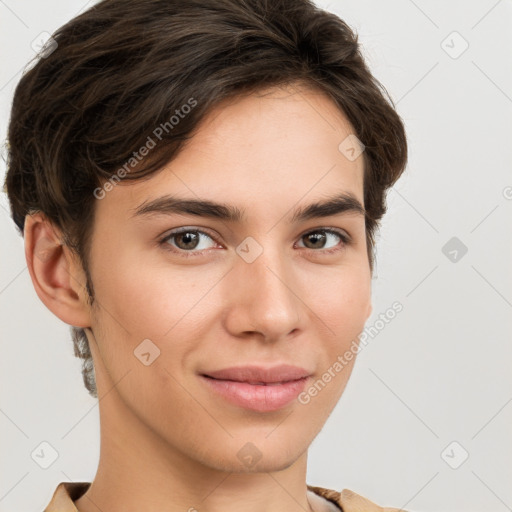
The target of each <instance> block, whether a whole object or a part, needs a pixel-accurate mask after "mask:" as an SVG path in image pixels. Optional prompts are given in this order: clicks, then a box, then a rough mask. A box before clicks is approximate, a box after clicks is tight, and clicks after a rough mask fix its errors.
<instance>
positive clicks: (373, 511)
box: [307, 485, 407, 512]
mask: <svg viewBox="0 0 512 512" xmlns="http://www.w3.org/2000/svg"><path fill="white" fill-rule="evenodd" d="M307 487H308V489H309V490H310V491H312V492H314V493H315V494H318V495H319V496H322V497H323V498H325V499H327V500H329V501H331V502H333V503H334V504H336V505H337V506H338V507H339V508H340V509H341V510H342V511H343V512H398V511H400V512H407V511H406V510H403V509H401V508H390V507H381V506H379V505H377V504H376V503H374V502H373V501H370V500H369V499H368V498H365V497H363V496H361V495H360V494H357V493H356V492H354V491H351V490H349V489H343V490H342V491H341V492H338V491H334V490H332V489H326V488H324V487H317V486H313V485H308V486H307Z"/></svg>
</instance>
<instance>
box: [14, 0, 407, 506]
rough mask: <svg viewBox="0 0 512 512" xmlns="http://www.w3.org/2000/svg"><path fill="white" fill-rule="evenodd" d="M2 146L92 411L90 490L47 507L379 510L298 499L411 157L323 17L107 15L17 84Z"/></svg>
mask: <svg viewBox="0 0 512 512" xmlns="http://www.w3.org/2000/svg"><path fill="white" fill-rule="evenodd" d="M8 139H9V160H8V172H7V176H6V188H7V192H8V196H9V200H10V205H11V210H12V217H13V219H14V221H15V223H16V225H17V226H18V228H19V230H20V232H21V233H22V234H23V236H24V239H25V254H26V259H27V264H28V268H29V271H30V276H31V279H32V282H33V284H34V287H35V290H36V292H37V294H38V296H39V297H40V299H41V300H42V301H43V303H44V304H45V305H46V306H47V307H48V308H49V309H50V310H51V311H52V312H53V313H54V314H55V315H56V316H57V317H58V318H60V319H61V320H62V321H64V322H65V323H67V324H69V325H70V326H72V327H71V329H72V334H73V342H74V347H75V354H76V355H77V356H79V357H80V358H82V359H83V378H84V383H85V386H86V388H87V390H88V391H89V393H90V394H91V395H92V396H94V397H97V398H98V399H99V408H100V426H101V448H100V461H99V466H98V470H97V473H96V476H95V478H94V480H93V482H92V483H91V482H61V483H60V484H59V485H58V487H57V489H56V490H55V492H54V494H53V497H52V500H51V502H50V504H49V505H48V507H47V508H46V511H47V512H55V511H57V510H58V511H60V512H63V511H65V512H67V511H80V512H92V511H95V512H97V511H98V510H101V511H104V512H107V511H108V512H120V511H123V512H127V511H135V510H145V511H147V512H151V511H156V510H158V511H162V510H165V511H169V512H171V511H178V510H180V511H182V510H189V511H192V510H211V511H216V510H222V511H224V512H228V511H230V510H234V509H235V508H236V509H240V508H242V509H243V510H244V511H248V512H256V511H261V510H265V511H266V512H273V511H278V510H279V511H280V512H282V511H301V510H306V511H310V510H313V511H315V512H320V511H332V510H340V509H341V510H343V511H345V512H351V511H354V512H355V511H363V510H365V511H383V510H397V509H389V508H382V507H380V506H378V505H376V504H375V503H373V502H372V501H370V500H369V499H367V498H364V497H363V496H360V495H359V494H357V493H355V492H352V491H349V490H347V489H344V490H343V491H342V492H337V491H335V490H331V489H326V488H323V487H316V486H311V485H308V484H307V483H306V463H307V451H308V447H309V446H310V445H311V443H312V441H313V439H314V438H315V437H316V435H317V434H318V433H319V432H320V430H321V429H322V427H323V425H324V423H325V422H326V420H327V418H328V417H329V415H330V413H331V412H332V410H333V409H334V407H335V405H336V403H337V402H338V400H339V399H340V397H341V395H342V393H343V391H344V389H345V386H346V384H347V381H348V379H349V377H350V374H351V371H352V368H353V365H354V362H355V354H356V353H357V340H358V336H359V334H360V333H361V332H362V330H363V328H364V324H365V321H366V319H367V318H368V317H369V315H370V313H371V307H372V306H371V278H372V272H373V265H374V244H375V241H374V240H375V239H374V235H375V233H376V230H377V229H378V225H379V221H380V219H381V218H382V216H383V214H384V213H385V211H386V204H385V194H386V191H387V190H388V189H389V187H391V186H392V185H393V184H394V183H395V182H396V180H397V179H398V178H399V177H400V175H401V174H402V172H403V170H404V168H405V165H406V160H407V143H406V136H405V131H404V126H403V123H402V121H401V119H400V117H399V116H398V114H397V113H396V111H395V109H394V107H393V103H392V101H391V100H390V99H389V96H387V93H386V91H385V89H384V87H382V86H381V85H380V84H379V82H378V81H377V80H376V79H375V78H374V77H373V76H372V75H371V73H370V71H369V69H368V67H367V65H366V63H365V61H364V59H363V57H362V55H361V52H360V48H359V44H358V42H357V36H356V35H355V34H354V33H353V32H352V31H351V29H350V28H349V27H348V26H347V25H346V24H345V23H344V22H343V21H342V20H341V19H339V18H338V17H336V16H335V15H334V14H331V13H328V12H326V11H323V10H321V9H319V8H317V7H316V6H315V5H314V4H313V3H311V2H310V1H309V0H278V1H272V2H266V1H262V0H188V1H187V2H175V1H163V0H104V1H102V2H99V3H98V4H96V5H94V6H93V7H91V8H90V9H89V10H88V11H86V12H84V13H82V14H81V15H79V16H78V17H76V18H75V19H73V20H71V21H70V22H69V23H67V24H66V25H64V26H63V27H61V28H60V29H59V30H58V31H57V32H56V33H55V34H54V35H53V38H52V39H51V40H50V41H49V42H48V44H47V46H46V48H45V49H44V51H43V53H42V55H41V58H40V59H39V60H38V62H37V63H36V65H35V66H34V67H33V68H32V69H30V71H28V72H26V73H25V74H24V76H23V77H22V79H21V80H20V83H19V84H18V86H17V88H16V91H15V96H14V100H13V105H12V112H11V119H10V125H9V132H8ZM354 347H355V349H354ZM350 353H352V354H353V357H349V354H350ZM340 354H345V356H340Z"/></svg>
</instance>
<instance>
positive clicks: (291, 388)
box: [200, 375, 309, 412]
mask: <svg viewBox="0 0 512 512" xmlns="http://www.w3.org/2000/svg"><path fill="white" fill-rule="evenodd" d="M200 377H201V379H202V380H203V381H204V382H205V383H206V384H207V385H208V386H209V387H210V389H212V390H213V391H215V392H217V393H218V394H219V395H222V396H223V397H224V398H225V399H226V400H228V401H230V402H231V403H233V404H235V405H237V406H239V407H244V408H245V409H252V410H253V411H258V412H269V411H277V410H278V409H282V408H283V407H285V406H286V405H288V404H290V403H291V402H293V400H295V399H296V398H297V395H299V393H301V391H303V390H304V387H305V386H306V382H307V380H308V379H309V377H304V378H302V379H299V380H292V381H289V382H283V383H280V384H269V385H260V384H249V383H247V382H235V381H232V380H218V379H212V378H211V377H205V376H204V375H201V376H200Z"/></svg>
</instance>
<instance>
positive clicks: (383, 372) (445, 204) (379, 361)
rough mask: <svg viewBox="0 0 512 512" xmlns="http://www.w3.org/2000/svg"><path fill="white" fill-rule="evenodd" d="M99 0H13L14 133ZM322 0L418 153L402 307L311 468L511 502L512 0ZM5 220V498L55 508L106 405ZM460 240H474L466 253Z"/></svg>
mask: <svg viewBox="0 0 512 512" xmlns="http://www.w3.org/2000/svg"><path fill="white" fill-rule="evenodd" d="M86 5H87V4H86V3H85V2H83V1H81V0H72V1H71V0H68V1H66V2H57V1H56V0H51V1H49V0H46V1H45V2H38V1H35V0H33V1H27V0H25V1H14V0H0V23H1V24H0V48H1V64H2V65H1V66H0V140H1V141H3V140H4V139H5V136H6V128H7V121H8V115H9V108H10V102H11V98H12V93H13V90H14V87H15V84H16V83H17V81H18V80H19V78H20V76H21V72H22V70H23V68H24V66H25V64H26V63H27V62H28V60H29V59H30V58H31V57H32V56H33V54H34V52H33V50H32V48H31V42H32V41H33V40H34V39H35V38H36V37H37V36H38V35H39V34H40V33H41V32H43V31H46V32H50V33H52V32H53V31H54V30H55V29H57V28H58V27H59V26H60V25H62V24H63V23H65V22H66V21H68V20H69V19H70V18H71V17H73V16H74V15H75V14H77V13H78V12H79V11H81V10H82V9H83V8H84V7H85V6H86ZM88 5H92V2H90V3H89V4H88ZM318 5H320V6H322V7H325V8H328V9H329V10H331V11H333V12H335V13H337V14H338V15H339V16H340V17H342V18H343V19H345V20H346V21H347V23H348V24H349V25H350V26H351V27H353V28H354V29H355V30H356V31H357V32H358V33H359V37H360V42H361V43H362V44H363V46H364V49H365V54H366V56H367V59H368V62H369V65H370V67H371V69H372V70H373V72H374V73H375V75H376V76H377V78H378V79H379V80H380V81H381V82H382V83H383V84H384V85H385V86H386V88H387V89H388V91H389V92H390V94H391V96H392V97H393V99H394V100H395V102H396V104H397V108H398V111H399V113H400V115H401V116H402V117H403V119H404V121H405V124H406V128H407V131H408V136H409V144H410V159H409V164H408V168H407V171H406V174H405V175H404V176H403V177H402V178H401V180H400V181H399V183H398V184H397V186H396V187H395V189H394V190H392V191H390V193H389V195H388V205H389V212H388V214H387V216H386V217H385V219H384V222H383V225H382V229H381V232H380V237H379V241H378V263H377V271H376V277H375V279H374V281H373V305H374V312H373V315H372V317H370V319H369V320H368V323H367V326H371V325H374V324H375V321H376V320H377V319H378V317H379V314H380V313H383V312H385V311H386V310H388V308H390V306H391V304H392V303H393V302H394V301H397V300H398V301H400V303H401V304H402V305H403V311H402V312H401V313H399V314H397V315H396V317H395V319H394V320H392V321H391V322H390V323H389V324H387V325H386V326H385V328H383V329H381V330H380V331H379V333H378V335H377V336H375V337H374V338H372V339H371V340H370V342H369V343H368V345H367V346H366V347H365V348H364V350H362V352H361V353H360V355H359V357H358V361H357V364H356V366H355V369H354V372H353V375H352V377H351V380H350V382H349V385H348V387H347V389H346V391H345V393H344V395H343V397H342V399H341V401H340V403H339V404H338V406H337V407H336V409H335V410H334V412H333V414H332V415H331V417H330V418H329V420H328V422H327V424H326V426H325V428H324V430H323V432H322V433H321V434H320V435H319V436H318V437H317V439H316V440H315V441H314V443H313V445H312V447H311V449H310V452H309V453H310V458H309V461H310V462H309V469H308V483H309V484H312V485H319V486H323V487H328V488H332V489H336V490H341V489H342V488H349V489H352V490H354V491H356V492H358V493H360V494H362V495H364V496H367V497H368V498H370V499H372V500H373V501H375V502H377V503H378V504H380V505H388V506H394V507H404V508H406V509H407V510H409V511H425V512H427V511H432V512H434V511H436V512H443V511H450V512H453V511H465V512H471V511H486V512H489V511H496V512H502V511H506V510H512V485H511V483H512V440H511V428H510V427H511V423H512V372H511V371H510V366H511V362H512V343H511V342H512V340H511V332H512V329H511V327H512V271H511V268H512V265H511V263H512V259H511V256H512V250H511V248H512V222H511V219H512V173H511V162H512V158H511V157H512V154H511V153H512V142H511V141H512V138H511V137H512V126H511V119H512V66H511V64H512V55H511V53H512V52H511V50H512V2H511V1H510V0H508V1H506V0H501V1H496V0H485V1H484V0H481V1H462V0H461V1H450V2H446V1H441V0H436V1H429V2H427V1H425V0H423V1H420V0H416V1H412V0H392V1H386V2H383V1H382V0H366V1H363V0H350V1H348V0H347V1H343V0H338V1H335V0H331V1H330V2H328V1H323V0H322V1H320V2H318ZM454 31H456V32H458V34H460V36H458V35H456V34H455V35H453V34H452V33H453V32H454ZM448 36H449V37H448ZM447 37H448V39H446V38H447ZM461 37H462V38H463V39H464V40H466V41H467V43H468V44H469V47H468V48H467V50H466V51H464V52H463V53H462V54H461V55H459V56H458V57H457V58H453V57H454V56H455V55H456V54H457V53H458V52H459V51H460V50H461V49H462V48H463V46H462V45H463V40H462V39H461ZM443 41H445V42H444V43H443ZM447 52H451V54H452V56H450V55H449V53H447ZM1 166H2V167H1V171H0V177H1V178H2V182H3V176H4V173H5V164H4V162H2V163H1ZM507 187H508V188H507ZM0 232H1V266H0V315H1V316H0V329H1V331H0V332H1V341H2V351H1V354H2V355H1V357H0V364H1V367H0V371H1V375H2V386H1V396H0V429H1V432H2V443H3V446H2V450H3V451H2V456H1V458H0V460H1V468H0V475H1V480H0V511H1V512H4V511H5V512H7V511H14V510H16V511H19V512H22V511H23V512H38V511H39V512H40V511H42V510H43V508H44V507H45V506H46V505H47V503H48V502H49V500H50V498H51V495H52V493H53V490H54V488H55V486H56V485H57V483H58V482H60V481H62V480H73V481H78V480H80V481H91V480H92V479H93V477H94V474H95V470H96V466H97V463H98V454H99V417H98V407H97V401H96V400H94V399H92V398H91V397H89V395H88V394H87V392H86V390H85V388H84V386H83V384H82V377H81V373H80V361H79V360H78V359H76V358H75V357H74V356H73V353H72V343H71V339H70V336H69V328H68V326H67V325H65V324H63V323H62V322H61V321H60V320H59V319H57V318H56V317H54V316H53V314H52V313H50V312H49V311H48V310H47V309H46V307H45V306H44V305H43V304H42V303H41V302H40V300H39V298H38V297H37V295H36V293H35V291H34V289H33V286H32V283H31V280H30V276H29V273H28V271H27V268H26V264H25V257H24V250H23V241H22V239H21V237H19V235H18V234H17V232H16V230H15V228H14V223H13V222H12V220H11V219H10V217H9V215H8V206H7V198H6V197H5V194H0ZM452 237H457V239H458V240H459V241H460V242H461V243H463V244H464V245H465V246H466V247H467V248H468V252H467V253H466V254H465V255H463V256H462V257H461V252H460V251H459V253H458V260H457V261H455V262H453V261H451V260H450V259H449V258H448V257H447V256H446V255H445V254H444V253H443V251H442V248H443V247H444V245H445V244H446V243H447V242H448V241H449V240H450V239H451V238H452ZM453 254H454V253H452V255H451V256H450V255H449V256H450V257H453ZM43 441H47V442H49V443H50V444H51V445H52V446H53V447H55V449H56V450H57V451H58V454H59V457H58V459H57V460H56V461H55V463H54V464H53V465H51V466H50V467H49V468H48V469H42V468H41V467H39V465H38V464H36V462H34V460H33V459H32V458H31V453H32V452H33V451H34V450H35V449H36V448H37V447H38V446H39V445H40V443H41V442H43ZM453 441H456V442H457V443H458V444H457V445H455V447H454V448H453V445H452V448H453V450H452V449H451V448H450V449H448V451H447V453H445V456H444V458H443V457H442V455H441V454H442V452H443V451H444V449H445V448H446V447H447V446H448V445H449V444H450V443H452V442H453ZM463 450H466V451H467V452H468V454H469V458H468V459H467V460H466V461H465V462H464V463H463V464H462V465H461V466H460V467H459V468H458V469H452V467H450V466H449V464H448V463H447V461H448V462H450V463H451V464H452V465H457V464H458V463H460V461H461V460H462V459H461V457H462V455H463V454H464V452H463Z"/></svg>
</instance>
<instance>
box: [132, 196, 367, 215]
mask: <svg viewBox="0 0 512 512" xmlns="http://www.w3.org/2000/svg"><path fill="white" fill-rule="evenodd" d="M133 210H134V213H133V215H132V217H139V216H151V215H155V214H157V215H158V214H164V215H172V214H184V215H195V216H198V217H206V218H212V219H221V220H225V221H229V222H234V223H239V222H242V221H243V220H244V215H245V211H244V210H243V209H242V210H241V209H240V208H238V207H236V206H233V205H229V204H225V203H217V202H214V201H209V200H206V199H185V198H179V197H175V196H172V195H165V196H162V197H158V198H156V199H153V200H151V201H144V202H143V203H142V204H141V205H139V206H138V207H136V208H134V209H133ZM340 214H347V215H362V216H366V210H365V209H364V206H363V205H362V204H361V202H360V201H359V199H357V197H356V196H355V195H354V194H352V193H351V192H342V193H340V194H336V195H334V196H330V197H327V198H326V199H324V200H322V201H317V202H315V203H312V204H309V205H307V206H301V207H299V208H296V209H295V210H294V212H293V216H292V218H291V221H290V222H292V223H297V222H303V221H306V220H309V219H315V218H321V217H330V216H332V215H340Z"/></svg>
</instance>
